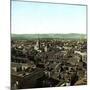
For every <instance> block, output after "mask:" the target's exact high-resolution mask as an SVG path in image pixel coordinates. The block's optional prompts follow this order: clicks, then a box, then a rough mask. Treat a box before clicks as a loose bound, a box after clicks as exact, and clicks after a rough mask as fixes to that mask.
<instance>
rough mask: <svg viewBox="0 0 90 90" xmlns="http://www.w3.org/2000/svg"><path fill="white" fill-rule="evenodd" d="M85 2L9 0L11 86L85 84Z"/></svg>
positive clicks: (35, 86)
mask: <svg viewBox="0 0 90 90" xmlns="http://www.w3.org/2000/svg"><path fill="white" fill-rule="evenodd" d="M86 11H87V6H86V5H79V4H64V3H52V2H39V1H38V2H36V1H26V0H12V1H11V89H12V90H16V89H31V88H45V87H65V86H78V85H87V27H86V26H87V25H86V24H87V20H86V16H87V15H86V14H87V13H86Z"/></svg>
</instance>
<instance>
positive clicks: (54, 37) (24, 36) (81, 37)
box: [11, 33, 86, 40]
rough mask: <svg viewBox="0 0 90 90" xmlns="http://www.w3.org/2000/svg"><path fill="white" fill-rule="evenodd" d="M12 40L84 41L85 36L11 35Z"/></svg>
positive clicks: (73, 34)
mask: <svg viewBox="0 0 90 90" xmlns="http://www.w3.org/2000/svg"><path fill="white" fill-rule="evenodd" d="M11 38H12V39H18V40H19V39H24V40H31V39H86V34H76V33H69V34H11Z"/></svg>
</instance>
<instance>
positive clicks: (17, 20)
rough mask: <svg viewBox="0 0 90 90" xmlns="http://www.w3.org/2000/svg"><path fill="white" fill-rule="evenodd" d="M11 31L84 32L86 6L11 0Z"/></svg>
mask: <svg viewBox="0 0 90 90" xmlns="http://www.w3.org/2000/svg"><path fill="white" fill-rule="evenodd" d="M11 18H12V23H11V24H12V25H11V26H12V31H11V32H12V33H14V34H33V33H34V34H35V33H84V34H85V33H86V6H78V5H65V4H50V3H35V2H18V1H12V15H11Z"/></svg>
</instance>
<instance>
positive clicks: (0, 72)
mask: <svg viewBox="0 0 90 90" xmlns="http://www.w3.org/2000/svg"><path fill="white" fill-rule="evenodd" d="M28 1H30V0H28ZM31 1H41V2H56V3H70V4H87V5H88V76H90V70H89V68H90V60H89V59H90V55H89V52H90V47H89V46H90V45H89V43H90V39H89V38H90V35H89V34H90V32H89V30H90V26H89V23H90V18H89V16H90V4H89V2H90V0H87V1H86V0H31ZM89 85H90V78H89V77H88V85H87V86H70V87H57V88H42V89H41V90H44V89H47V90H49V89H52V90H56V89H57V90H60V89H61V90H72V89H73V90H77V89H79V90H90V87H89ZM39 89H40V88H39ZM0 90H10V0H0Z"/></svg>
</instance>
